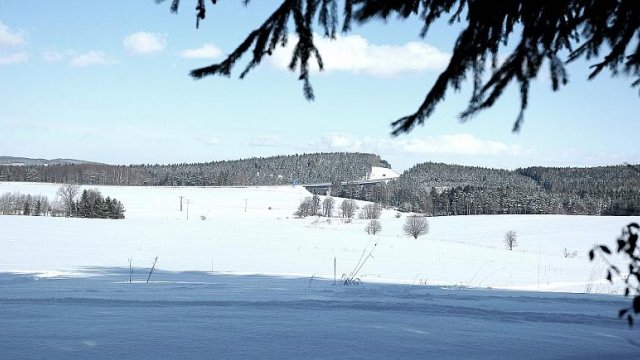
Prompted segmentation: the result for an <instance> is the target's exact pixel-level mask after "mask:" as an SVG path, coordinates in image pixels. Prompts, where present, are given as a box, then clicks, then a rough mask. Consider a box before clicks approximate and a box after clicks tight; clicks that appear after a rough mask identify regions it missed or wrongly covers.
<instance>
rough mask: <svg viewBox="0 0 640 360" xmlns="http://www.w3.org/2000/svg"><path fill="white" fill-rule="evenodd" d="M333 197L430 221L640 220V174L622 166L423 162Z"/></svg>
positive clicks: (337, 191) (342, 189)
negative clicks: (491, 217)
mask: <svg viewBox="0 0 640 360" xmlns="http://www.w3.org/2000/svg"><path fill="white" fill-rule="evenodd" d="M332 195H334V196H343V197H344V196H346V197H351V198H357V199H363V200H369V201H375V202H378V203H381V204H384V205H387V206H394V207H398V208H399V209H400V210H402V211H416V212H422V213H425V214H428V215H432V216H446V215H476V214H570V215H640V172H638V171H637V170H636V169H634V168H633V167H630V166H624V165H620V166H605V167H594V168H545V167H532V168H525V169H517V170H513V171H509V170H497V169H488V168H482V167H471V166H460V165H448V164H440V163H424V164H419V165H416V166H414V167H413V168H411V169H409V170H407V171H405V172H404V173H403V174H402V175H401V176H400V177H399V178H398V179H396V180H394V181H390V182H389V183H387V184H378V185H375V186H368V187H367V186H365V187H360V186H352V187H348V186H347V187H344V186H343V187H336V188H335V191H334V189H332Z"/></svg>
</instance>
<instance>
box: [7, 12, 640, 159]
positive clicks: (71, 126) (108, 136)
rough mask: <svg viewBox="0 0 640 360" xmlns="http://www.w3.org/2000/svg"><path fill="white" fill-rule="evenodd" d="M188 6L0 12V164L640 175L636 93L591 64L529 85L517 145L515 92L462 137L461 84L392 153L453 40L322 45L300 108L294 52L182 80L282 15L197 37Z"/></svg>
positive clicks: (222, 23) (223, 20)
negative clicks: (323, 159)
mask: <svg viewBox="0 0 640 360" xmlns="http://www.w3.org/2000/svg"><path fill="white" fill-rule="evenodd" d="M183 3H184V4H183V7H182V9H181V11H180V13H179V14H178V15H173V14H170V13H169V9H168V4H166V3H165V4H161V5H156V4H155V1H153V0H139V1H107V0H94V1H86V0H84V1H83V0H67V1H64V2H57V1H35V0H22V1H10V0H0V155H11V156H26V157H38V158H77V159H86V160H93V161H100V162H105V163H111V164H130V163H175V162H202V161H212V160H225V159H237V158H246V157H253V156H269V155H277V154H293V153H305V152H306V153H309V152H319V151H360V152H375V153H378V154H380V155H381V156H382V157H383V158H384V159H386V160H388V161H389V162H390V163H391V164H392V165H393V167H394V168H395V169H397V170H404V169H406V168H408V167H410V166H412V165H413V164H415V163H418V162H424V161H443V162H450V163H459V164H469V165H480V166H490V167H503V168H514V167H523V166H531V165H553V166H589V165H605V164H620V163H623V162H629V163H640V147H639V146H638V145H637V144H638V134H639V133H640V121H638V116H639V115H638V114H640V102H639V101H638V100H639V98H638V90H637V89H632V88H631V87H630V85H629V84H630V83H631V81H630V79H629V78H626V77H625V76H619V77H617V78H610V77H609V74H608V73H607V74H605V73H603V75H604V76H600V77H599V78H597V79H595V80H593V81H587V80H585V79H586V75H587V74H588V71H589V68H588V66H589V64H588V63H584V62H578V63H575V64H573V65H572V66H570V67H569V74H570V83H569V85H568V86H566V87H564V88H563V89H562V90H561V91H560V92H557V93H552V92H551V91H550V87H551V85H550V83H549V81H548V77H547V76H546V74H545V75H542V76H540V78H539V79H537V80H536V82H535V83H534V84H533V87H532V89H531V93H530V104H529V110H528V111H527V113H526V115H525V123H524V126H523V128H522V130H521V132H520V133H517V134H514V133H512V132H511V128H512V124H513V121H514V120H515V118H516V116H517V112H518V106H519V98H518V92H517V88H516V87H515V86H512V87H510V88H509V89H508V93H507V94H505V95H504V96H503V97H502V98H501V99H500V100H499V102H498V104H497V105H496V106H494V108H492V109H490V110H489V111H486V112H484V113H482V114H481V115H479V116H477V117H475V118H474V119H473V120H471V121H469V122H466V123H460V122H459V121H458V120H457V115H458V114H459V113H460V112H461V111H462V110H463V109H464V108H465V104H466V101H467V100H468V98H469V96H470V90H471V83H467V84H465V86H464V88H463V89H462V91H460V92H453V91H451V92H449V93H448V94H447V97H446V99H445V102H444V103H441V105H440V106H439V107H438V109H437V110H436V112H435V114H434V115H433V116H432V117H431V118H430V119H429V120H428V121H427V123H426V124H425V126H419V127H417V128H416V129H415V130H414V131H413V132H412V133H411V134H410V135H401V136H398V137H391V136H390V135H389V133H390V130H391V128H390V125H389V124H390V123H391V122H392V121H393V120H396V119H397V118H399V117H401V116H403V115H407V114H409V113H411V112H413V111H414V110H415V109H416V108H417V106H418V105H419V103H420V102H421V101H422V99H423V97H424V95H425V94H426V92H427V91H428V89H429V88H430V86H431V85H432V84H433V82H434V80H435V78H436V77H437V75H438V74H439V72H440V71H441V70H442V69H443V67H444V66H445V65H446V63H447V61H448V58H449V55H450V51H451V49H452V47H453V42H454V41H455V38H456V36H457V34H458V32H459V30H460V28H459V27H458V26H453V27H450V26H447V25H446V24H444V23H443V24H439V25H438V26H435V27H434V28H433V29H432V30H431V32H430V34H429V36H428V37H427V38H426V39H420V38H419V37H418V36H417V34H418V33H419V31H420V24H419V23H417V22H416V21H405V22H397V21H395V20H392V21H390V22H389V23H387V24H384V23H382V22H380V23H371V24H366V25H364V26H356V27H354V31H353V32H352V33H349V34H347V35H341V36H340V37H339V38H338V39H337V40H336V41H329V40H326V39H322V38H321V37H319V38H318V46H319V48H320V51H321V54H322V56H323V59H324V61H325V66H326V69H325V71H324V72H322V73H315V74H314V76H313V78H312V82H313V85H314V89H315V94H316V100H315V101H314V102H307V101H306V100H305V99H304V98H303V96H302V90H301V84H300V82H299V81H298V80H297V77H296V76H295V74H292V73H290V72H288V70H287V65H288V60H289V56H290V49H291V48H290V47H288V48H284V49H282V50H280V51H278V52H276V53H275V54H274V55H273V56H272V57H271V58H270V59H268V60H267V61H266V62H265V63H264V64H263V65H262V66H260V67H259V68H257V69H256V70H255V71H254V72H252V73H251V74H249V76H248V77H247V78H246V79H244V80H242V81H241V80H238V79H237V73H236V74H235V75H236V77H232V78H205V79H203V80H198V81H194V80H192V79H191V78H190V77H189V76H188V72H189V70H191V69H193V68H196V67H200V66H205V65H209V64H211V63H213V62H217V61H220V60H221V59H223V57H224V56H225V54H227V53H229V52H230V51H232V50H233V49H234V48H235V46H236V45H237V44H238V43H239V42H240V41H241V40H243V39H244V36H245V35H246V34H247V33H248V32H249V31H251V30H252V29H253V28H255V27H257V26H258V25H259V24H260V22H261V21H262V20H263V19H264V18H265V17H266V16H268V14H269V13H270V11H272V10H273V9H274V8H275V7H276V5H277V3H278V1H275V0H274V1H253V2H252V3H251V5H250V6H249V7H248V8H247V7H243V6H241V5H239V4H237V3H240V2H239V1H223V2H220V4H219V5H217V6H216V7H214V8H211V9H210V10H209V12H208V17H207V19H206V21H204V22H203V23H201V26H200V29H196V28H195V17H194V13H193V11H192V9H193V7H194V6H193V3H194V1H190V0H183ZM243 60H245V61H246V60H247V59H243ZM238 68H241V65H240V66H238Z"/></svg>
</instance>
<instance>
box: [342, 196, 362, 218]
mask: <svg viewBox="0 0 640 360" xmlns="http://www.w3.org/2000/svg"><path fill="white" fill-rule="evenodd" d="M357 209H358V205H356V202H355V201H353V200H342V203H341V204H340V210H342V217H343V218H345V219H351V218H352V217H353V215H355V214H356V210H357Z"/></svg>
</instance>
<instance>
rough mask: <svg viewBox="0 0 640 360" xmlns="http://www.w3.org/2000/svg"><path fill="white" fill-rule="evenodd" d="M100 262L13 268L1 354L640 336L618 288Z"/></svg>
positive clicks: (273, 352) (427, 349)
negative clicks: (74, 274)
mask: <svg viewBox="0 0 640 360" xmlns="http://www.w3.org/2000/svg"><path fill="white" fill-rule="evenodd" d="M146 271H147V270H146V269H135V270H134V279H138V280H139V279H144V278H146ZM93 272H95V274H94V276H92V277H88V278H44V279H38V278H36V277H33V276H32V275H17V274H0V291H1V295H0V320H1V321H2V326H0V349H2V357H3V358H6V359H41V358H47V359H154V360H155V359H200V358H214V359H218V358H221V359H232V358H259V359H289V358H304V359H308V358H313V359H338V358H339V359H396V358H405V359H423V358H427V359H461V358H464V359H467V358H470V359H471V358H472V359H513V358H518V359H545V358H554V359H566V358H576V359H589V358H593V359H602V358H618V359H623V358H633V355H634V354H635V353H637V349H638V348H637V345H634V340H633V339H634V338H637V331H638V330H637V329H632V330H630V329H629V328H628V327H627V326H626V324H625V323H624V322H622V321H621V320H618V319H616V318H615V315H614V313H615V312H616V310H617V309H618V308H621V307H623V306H625V305H626V304H627V302H626V301H624V299H622V298H619V297H611V296H603V295H580V294H557V293H541V292H537V293H526V292H512V291H498V290H491V291H488V290H470V289H466V290H464V289H463V290H459V289H443V288H437V287H430V286H409V285H383V284H365V285H364V286H353V287H351V286H341V285H332V282H331V281H321V280H310V279H309V278H305V279H292V278H274V277H263V276H231V275H219V274H207V273H194V272H191V273H170V272H163V271H159V272H157V273H154V274H153V277H152V281H151V282H150V283H149V284H145V283H144V282H143V281H142V282H140V281H138V282H135V283H132V284H129V283H126V282H124V280H125V279H126V278H127V277H128V269H115V268H111V269H103V268H96V269H93ZM636 343H637V342H636Z"/></svg>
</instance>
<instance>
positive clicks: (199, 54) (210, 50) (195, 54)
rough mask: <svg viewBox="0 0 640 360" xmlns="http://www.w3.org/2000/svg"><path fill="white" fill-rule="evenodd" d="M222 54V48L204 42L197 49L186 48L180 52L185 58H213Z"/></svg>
mask: <svg viewBox="0 0 640 360" xmlns="http://www.w3.org/2000/svg"><path fill="white" fill-rule="evenodd" d="M220 55H222V50H220V49H219V48H217V47H216V46H215V45H213V44H204V45H202V46H201V47H199V48H197V49H186V50H183V51H181V52H180V57H182V58H185V59H215V58H217V57H219V56H220Z"/></svg>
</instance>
